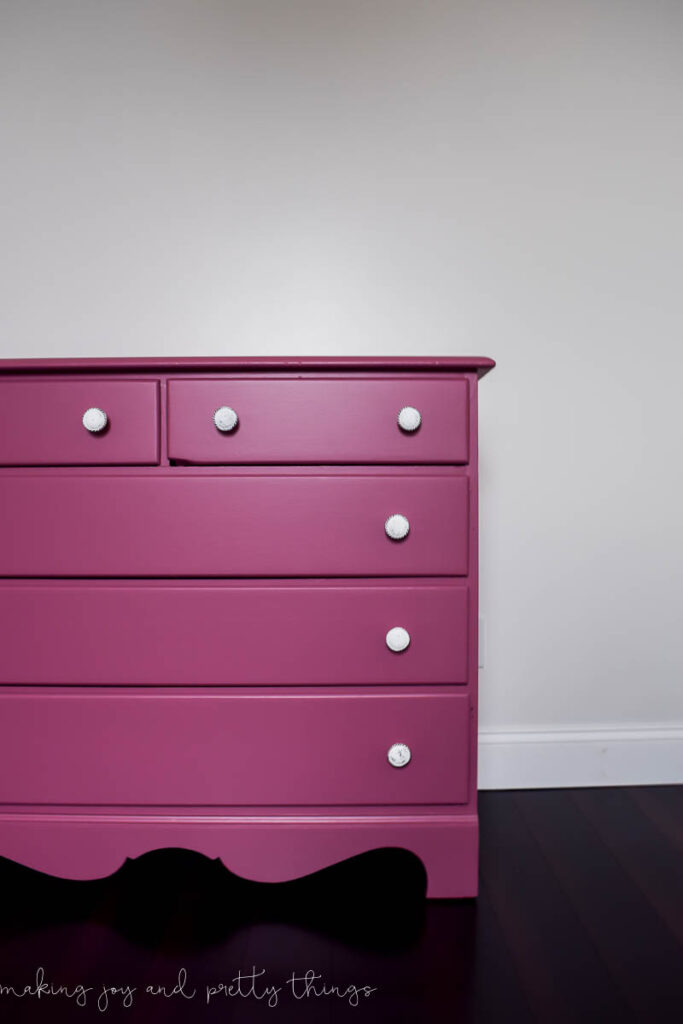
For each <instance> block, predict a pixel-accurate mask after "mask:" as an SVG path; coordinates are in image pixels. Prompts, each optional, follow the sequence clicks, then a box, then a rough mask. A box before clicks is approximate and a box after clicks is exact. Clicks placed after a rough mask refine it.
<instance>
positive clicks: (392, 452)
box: [168, 377, 468, 465]
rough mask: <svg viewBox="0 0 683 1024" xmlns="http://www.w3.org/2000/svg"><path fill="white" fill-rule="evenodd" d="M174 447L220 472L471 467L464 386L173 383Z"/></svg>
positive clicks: (400, 380)
mask: <svg viewBox="0 0 683 1024" xmlns="http://www.w3.org/2000/svg"><path fill="white" fill-rule="evenodd" d="M168 446H169V458H170V459H171V460H173V461H176V462H181V463H200V464H202V463H203V464H214V465H218V464H224V465H229V464H233V465H236V464H240V463H255V464H265V463H271V464H276V463H280V464H286V463H291V464H304V463H317V464H324V465H331V464H334V463H349V464H361V463H465V462H467V461H468V382H467V380H466V379H463V378H460V379H457V378H456V379H454V378H444V379H443V380H440V379H433V378H432V379H429V380H424V379H419V378H415V377H392V378H387V379H379V380H378V379H375V380H363V379H354V378H344V379H332V378H330V379H320V378H318V379H309V380H306V379H292V380H290V379H279V380H273V379H270V380H243V379H239V378H237V379H230V378H228V379H226V378H223V379H219V380H182V379H180V380H170V381H169V383H168Z"/></svg>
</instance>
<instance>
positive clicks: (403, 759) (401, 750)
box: [387, 743, 410, 768]
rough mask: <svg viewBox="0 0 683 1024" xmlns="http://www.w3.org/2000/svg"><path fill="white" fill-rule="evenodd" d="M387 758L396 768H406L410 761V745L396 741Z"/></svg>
mask: <svg viewBox="0 0 683 1024" xmlns="http://www.w3.org/2000/svg"><path fill="white" fill-rule="evenodd" d="M387 760H388V761H389V764H392V765H393V766H394V768H405V766H406V765H407V764H408V761H410V747H409V746H407V745H406V744H405V743H394V744H393V745H392V746H391V747H389V749H388V751H387Z"/></svg>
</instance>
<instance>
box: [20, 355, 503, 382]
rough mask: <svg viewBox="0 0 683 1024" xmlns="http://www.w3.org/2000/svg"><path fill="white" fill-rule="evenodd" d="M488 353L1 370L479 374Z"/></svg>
mask: <svg viewBox="0 0 683 1024" xmlns="http://www.w3.org/2000/svg"><path fill="white" fill-rule="evenodd" d="M495 365H496V364H495V362H494V361H493V359H489V358H487V357H486V356H296V357H287V356H188V357H185V358H175V357H172V356H169V357H166V356H154V357H151V358H144V357H143V358H139V357H138V358H132V357H131V358H128V357H125V358H116V359H106V358H101V359H0V373H90V372H92V373H120V372H121V371H124V372H135V371H140V372H149V371H158V372H161V373H176V372H178V371H185V370H199V371H206V372H209V373H222V372H223V373H232V372H234V371H244V372H253V371H254V370H269V371H276V370H289V371H292V370H299V371H312V372H320V371H328V370H329V371H334V372H343V371H347V370H348V371H363V370H379V371H381V370H391V371H392V372H396V371H401V370H406V371H415V370H418V371H419V370H429V371H431V372H435V371H436V372H438V371H453V370H455V371H460V372H467V371H476V374H477V376H478V377H483V376H484V374H485V373H488V371H489V370H492V369H493V367H494V366H495Z"/></svg>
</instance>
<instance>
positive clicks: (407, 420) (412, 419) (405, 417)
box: [398, 405, 422, 434]
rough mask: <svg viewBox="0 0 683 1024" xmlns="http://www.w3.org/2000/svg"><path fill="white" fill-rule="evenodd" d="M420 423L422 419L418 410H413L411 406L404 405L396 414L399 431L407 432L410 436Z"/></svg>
mask: <svg viewBox="0 0 683 1024" xmlns="http://www.w3.org/2000/svg"><path fill="white" fill-rule="evenodd" d="M421 423H422V417H421V416H420V411H419V409H415V408H414V407H413V406H412V405H404V406H403V408H402V409H401V411H400V413H399V414H398V425H399V427H400V428H401V430H405V431H407V433H409V434H412V432H413V431H414V430H417V428H418V427H419V426H420V424H421Z"/></svg>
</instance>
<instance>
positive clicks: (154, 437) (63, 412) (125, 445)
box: [0, 377, 159, 466]
mask: <svg viewBox="0 0 683 1024" xmlns="http://www.w3.org/2000/svg"><path fill="white" fill-rule="evenodd" d="M93 409H94V410H98V411H100V412H104V413H105V414H106V424H105V425H104V427H101V424H102V423H103V418H102V417H99V419H98V417H97V415H95V416H93V417H92V419H89V420H88V423H89V425H90V427H91V428H95V429H88V428H87V427H86V426H85V425H84V422H83V417H84V414H85V413H86V412H87V411H88V410H93ZM97 428H101V429H97ZM158 462H159V385H158V383H157V382H156V381H152V380H144V381H139V380H138V381H130V380H106V379H98V378H96V377H95V378H93V379H91V380H83V381H80V380H78V381H68V380H60V379H58V378H52V379H48V380H3V381H0V465H3V466H76V465H155V464H156V463H158Z"/></svg>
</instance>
